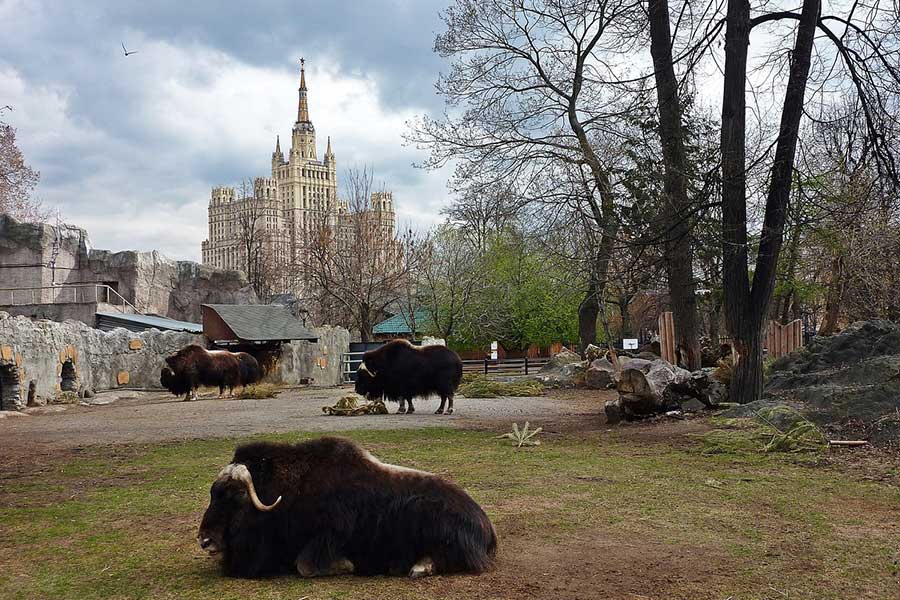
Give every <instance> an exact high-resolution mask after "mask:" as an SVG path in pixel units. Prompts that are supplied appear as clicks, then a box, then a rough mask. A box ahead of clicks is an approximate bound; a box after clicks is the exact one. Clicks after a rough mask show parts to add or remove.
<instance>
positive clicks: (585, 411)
mask: <svg viewBox="0 0 900 600" xmlns="http://www.w3.org/2000/svg"><path fill="white" fill-rule="evenodd" d="M346 391H347V389H346V388H344V389H317V388H302V389H292V390H285V391H283V392H282V393H281V394H280V395H279V396H278V397H277V398H274V399H267V400H228V399H221V400H220V399H216V398H214V397H202V398H201V399H199V400H197V401H193V402H182V401H180V400H178V399H175V398H173V397H172V396H169V395H165V394H161V393H137V392H130V393H122V394H121V395H120V396H119V397H113V396H112V395H106V394H101V395H100V396H99V397H98V398H97V400H98V401H101V402H106V401H110V400H113V401H112V402H110V403H108V404H105V405H97V406H69V407H66V408H64V409H60V408H59V407H50V408H45V409H41V410H36V411H32V412H31V413H30V414H29V415H28V416H22V417H15V418H7V419H3V420H0V439H2V440H3V451H4V455H5V460H4V464H3V465H2V466H0V488H2V487H6V485H12V486H15V485H16V484H21V483H28V482H29V481H31V480H32V478H34V477H38V478H44V477H46V478H47V481H49V482H51V483H53V482H55V485H57V487H59V489H58V490H57V491H56V492H50V493H49V495H48V494H47V492H45V493H43V494H42V495H41V499H42V501H52V499H53V496H54V494H56V495H58V497H59V500H65V499H66V498H69V499H71V498H75V497H77V496H78V495H80V494H82V493H85V491H86V490H87V489H89V488H92V487H93V486H95V485H98V482H99V480H94V479H92V478H91V477H87V478H86V479H85V480H84V481H79V482H78V484H77V485H75V484H73V482H72V481H70V480H67V479H59V481H55V480H54V476H55V475H54V473H56V471H58V470H59V465H60V464H63V463H64V462H65V461H66V460H70V459H72V458H73V457H75V456H81V457H83V458H86V459H88V460H90V458H91V457H94V456H96V457H98V458H99V457H102V458H103V460H104V461H105V463H104V464H108V463H109V462H110V461H112V463H113V464H119V463H120V462H121V463H122V464H127V463H128V462H129V461H130V460H131V459H132V458H133V457H135V456H138V455H139V454H141V453H142V452H145V451H146V450H145V449H144V450H142V448H146V446H144V445H145V444H153V443H157V442H170V441H179V440H189V439H208V438H225V437H229V438H230V437H236V436H244V435H251V434H255V433H275V432H289V431H299V430H302V431H337V430H350V429H367V430H372V429H378V430H387V429H409V428H422V427H452V428H459V429H479V430H492V431H501V430H504V431H505V430H508V428H509V426H510V424H511V423H512V422H513V421H516V422H518V423H519V424H520V425H521V424H522V423H523V422H524V421H526V420H527V421H530V422H531V423H532V424H533V425H541V426H543V427H544V428H545V433H546V435H547V436H548V437H549V439H550V440H553V439H554V438H557V439H559V438H561V437H563V436H562V435H557V434H565V437H567V438H571V437H572V436H573V435H574V436H575V438H577V439H580V438H582V437H584V438H585V439H591V440H594V442H592V443H594V444H596V443H597V442H596V440H597V439H606V436H607V435H611V436H613V437H614V438H615V439H616V440H618V441H619V442H626V443H627V444H628V445H629V447H631V448H634V449H635V451H634V457H633V459H634V460H641V459H642V457H643V456H645V455H646V456H654V455H655V453H656V452H657V451H654V450H653V449H652V448H653V447H655V446H657V445H659V449H660V450H659V451H671V449H673V448H675V449H677V448H681V447H687V446H689V445H695V444H696V440H695V439H693V437H692V436H693V435H695V434H697V433H699V432H703V431H706V430H709V429H711V425H710V424H709V422H708V420H706V419H703V418H698V419H689V420H686V421H675V420H660V421H654V422H646V423H641V424H635V425H625V426H620V427H616V428H614V429H612V428H608V427H607V426H606V424H605V420H604V418H603V417H602V406H603V402H604V401H605V400H606V399H608V398H609V397H610V392H590V391H559V390H557V391H553V392H551V393H550V394H548V395H547V396H543V397H529V398H495V399H467V398H458V399H457V401H456V413H455V414H454V415H451V416H444V415H434V414H433V411H434V409H435V408H436V407H437V404H438V402H437V400H424V401H423V400H418V401H416V410H417V412H416V413H415V414H414V415H397V414H390V415H379V416H360V417H332V416H325V415H324V414H323V413H322V411H321V408H322V406H325V405H331V404H334V402H335V401H336V400H337V399H338V398H339V397H340V396H341V395H342V394H343V393H345V392H346ZM389 408H390V409H392V410H396V405H389ZM607 432H611V433H607ZM598 435H600V436H602V437H601V438H597V436H598ZM847 454H848V456H849V455H850V453H847ZM522 456H527V455H522ZM852 456H854V457H855V460H856V461H857V462H854V463H848V464H835V460H834V459H831V460H829V461H828V462H829V463H831V464H832V467H834V468H835V469H836V471H835V472H838V471H839V472H842V473H846V472H851V471H854V472H855V473H856V475H855V478H856V479H857V480H864V481H873V482H878V484H879V485H885V484H886V485H888V486H892V487H893V486H896V485H897V484H898V483H900V482H898V481H897V480H896V476H897V471H896V464H897V463H896V462H887V463H886V462H885V461H884V459H883V458H881V457H875V458H873V459H872V463H871V465H870V464H867V463H866V462H865V456H866V454H863V453H858V452H857V453H853V454H852ZM892 464H893V465H894V466H891V465H892ZM822 466H826V465H824V464H823V465H822ZM583 468H587V467H583ZM804 468H809V467H804ZM654 469H655V468H654ZM654 469H651V470H650V471H649V472H648V473H644V477H647V478H648V481H649V482H650V483H652V481H654V479H653V478H654V477H661V476H662V475H660V473H659V472H658V471H657V470H654ZM114 471H115V473H113V472H110V473H107V474H105V475H102V477H103V478H108V477H123V478H124V479H123V485H126V484H127V485H133V484H134V483H135V482H134V481H131V480H130V479H128V477H130V476H129V475H128V474H127V473H119V472H118V469H114ZM586 473H587V474H586V475H585V476H584V477H577V478H575V479H574V480H573V482H574V484H577V485H590V486H594V487H596V490H595V492H593V493H592V494H596V495H597V497H600V498H602V497H603V495H604V494H607V493H611V491H609V490H608V486H609V485H610V484H611V483H615V482H617V483H618V485H619V486H628V485H630V483H629V480H628V479H622V474H618V475H616V474H615V473H610V472H603V471H596V474H595V470H591V469H589V468H588V469H587V471H586ZM739 475H741V476H742V477H745V478H746V477H747V476H750V477H751V478H754V479H756V478H762V477H768V476H770V475H768V474H766V473H764V472H760V473H755V472H754V473H747V472H743V471H742V472H741V473H739ZM131 476H134V477H140V473H136V474H132V475H131ZM746 481H751V479H746ZM585 482H588V483H587V484H585ZM102 483H104V484H105V483H108V482H107V481H103V482H102ZM4 484H5V485H4ZM559 484H560V482H558V481H557V482H556V485H559ZM495 485H498V486H503V485H507V484H506V483H505V482H503V481H497V482H496V484H495ZM508 485H512V483H509V484H508ZM567 485H570V484H567ZM735 485H737V484H735ZM51 487H53V486H51ZM592 489H593V487H592ZM652 489H653V486H652V485H651V486H650V487H649V488H648V490H650V491H652ZM709 489H712V488H709ZM703 490H704V488H703V487H702V486H701V488H700V492H698V498H699V499H701V500H702V498H703V494H704V491H703ZM8 491H10V492H12V489H9V490H8ZM670 491H671V490H669V491H667V492H666V493H667V494H668V493H669V492H670ZM707 491H708V490H707ZM48 492H49V490H48ZM4 496H5V494H3V493H2V491H0V497H4ZM7 499H8V497H5V498H4V500H7ZM823 500H827V498H826V497H823ZM521 501H522V500H520V499H518V498H517V497H516V496H510V497H509V498H503V499H502V501H500V503H499V504H496V505H495V506H493V507H492V508H493V510H494V511H495V512H496V513H497V514H498V518H499V519H501V523H502V525H501V527H500V530H499V533H500V534H501V538H502V540H503V545H502V552H501V553H500V556H499V558H498V563H497V565H496V568H495V569H494V570H492V571H491V572H490V573H488V574H485V575H483V576H481V577H468V576H455V577H434V578H427V579H426V580H423V581H415V582H413V581H405V580H404V581H396V582H395V581H387V580H384V579H374V580H372V586H373V593H375V594H376V596H373V597H385V598H389V597H391V598H393V597H396V598H400V597H402V598H412V597H415V598H419V597H423V598H473V599H480V598H504V599H505V598H510V599H512V598H548V599H549V598H553V599H555V600H556V599H576V598H629V599H640V598H645V599H646V598H685V599H687V598H692V599H696V598H714V597H715V598H722V597H724V596H719V595H716V594H712V593H709V592H708V590H721V589H728V587H729V586H730V585H731V582H732V579H733V578H734V575H735V573H739V572H741V569H742V568H744V567H743V565H742V564H740V562H735V560H734V558H733V557H729V556H728V553H727V552H725V551H724V548H722V547H719V546H718V545H717V543H702V544H697V545H683V544H671V543H666V542H665V541H664V540H662V539H657V538H656V537H655V536H648V535H646V534H639V533H637V532H630V533H628V535H624V534H622V533H621V532H617V530H615V529H614V528H608V529H604V528H595V527H592V526H591V522H592V521H593V520H594V516H596V515H594V516H592V515H591V514H590V513H589V512H588V513H585V514H584V521H583V523H582V524H581V525H580V526H579V527H578V528H577V529H575V530H573V532H572V534H571V535H570V534H567V535H565V536H559V535H557V536H553V537H551V538H547V537H545V536H544V535H542V534H541V533H540V532H539V531H535V530H533V529H530V528H529V526H528V525H527V524H522V523H521V522H520V520H518V519H508V518H503V517H504V515H510V514H517V513H518V512H519V511H520V510H523V509H524V508H525V507H520V506H519V505H517V502H521ZM533 501H534V500H532V502H533ZM539 501H540V502H544V501H547V502H550V500H546V499H539ZM557 502H558V501H557ZM552 506H553V504H552V502H551V504H548V506H547V507H548V508H551V507H552ZM527 508H529V509H533V508H535V507H534V506H528V507H527ZM859 508H860V509H861V510H862V511H863V512H864V513H865V514H867V515H868V517H867V526H866V527H867V529H866V532H867V533H866V535H871V534H872V531H874V530H870V529H868V528H869V527H871V528H878V529H880V530H884V529H885V528H887V529H889V530H892V531H897V533H898V534H900V531H898V530H897V526H896V522H895V517H896V507H891V506H888V505H882V504H879V503H877V502H874V501H873V502H868V503H866V505H865V506H864V507H862V506H860V507H859ZM763 512H764V511H763ZM761 514H762V513H761ZM198 518H199V516H198V515H190V516H189V517H188V518H185V519H184V520H183V522H182V521H178V522H173V523H170V524H169V525H168V527H167V531H166V534H167V535H171V536H174V537H175V538H176V539H177V540H178V541H177V542H176V543H175V546H173V547H176V546H177V549H178V551H179V552H180V553H181V554H183V555H185V556H193V555H197V556H195V557H194V558H195V560H196V561H204V562H202V563H199V562H198V564H197V565H196V570H197V571H198V573H200V575H202V576H204V577H207V576H208V577H209V578H211V580H213V581H217V582H218V581H219V580H220V579H219V578H218V576H217V574H216V573H215V572H214V570H213V567H212V566H211V565H207V564H206V562H205V559H203V557H201V556H199V553H198V552H197V551H196V548H194V545H195V542H194V541H193V535H194V530H195V528H196V521H197V519H198ZM648 518H649V517H648ZM676 520H677V519H676ZM774 534H777V535H775V536H774V537H775V538H778V536H780V535H781V532H780V530H779V531H777V532H774ZM763 535H768V534H767V533H766V532H764V533H763ZM2 538H3V536H2V535H0V540H2ZM773 544H775V542H774V541H773ZM0 545H2V544H0ZM768 551H769V552H774V553H775V554H774V556H779V555H780V554H781V553H784V554H787V555H789V556H793V557H794V558H793V559H791V560H793V561H795V562H797V565H795V564H794V563H793V562H792V563H790V566H791V568H792V569H793V568H797V569H800V570H801V571H802V569H803V568H805V567H802V565H801V564H800V563H803V561H804V560H806V558H804V556H806V550H801V549H800V548H799V547H798V548H793V547H790V548H789V547H784V548H782V547H781V546H778V545H777V544H775V545H773V546H771V547H770V548H769V550H768ZM767 556H768V555H767ZM897 561H900V555H897V559H896V560H895V563H894V564H900V562H897ZM201 564H202V566H200V565H201ZM822 564H824V563H822ZM798 565H800V566H798ZM817 565H818V566H819V567H821V564H819V563H817ZM811 568H812V567H811ZM207 571H208V572H207ZM801 571H798V572H801ZM823 576H824V574H823ZM894 577H900V575H898V574H895V575H894ZM898 581H900V580H898ZM758 584H759V586H758V588H756V590H755V591H754V592H752V593H749V594H745V595H740V596H739V597H740V598H742V599H749V598H760V599H762V598H766V599H768V598H782V597H787V594H786V593H784V592H782V591H780V590H779V589H777V588H775V587H773V586H771V585H768V584H767V583H766V582H764V581H759V582H758ZM228 585H232V583H231V582H228ZM233 585H234V586H237V587H236V588H235V589H238V588H240V589H244V588H243V587H241V586H246V585H251V584H248V583H245V582H234V583H233ZM252 585H257V584H256V583H254V584H252ZM258 585H262V586H268V585H270V584H269V583H265V582H264V583H261V584H258ZM336 585H339V586H341V585H345V584H344V583H341V582H340V581H339V582H338V583H337V584H336ZM346 588H347V589H346V590H345V591H346V593H347V594H348V595H347V596H346V597H348V598H357V597H358V594H357V592H358V591H359V587H358V580H355V579H352V578H350V579H349V580H348V582H347V583H346ZM254 589H255V588H254ZM674 589H678V590H682V591H679V592H673V590H674ZM829 589H830V590H831V588H829ZM835 589H836V590H837V591H834V590H832V592H833V593H834V594H837V595H832V594H828V595H826V596H827V597H829V598H831V597H848V596H845V595H841V594H842V593H843V592H844V591H846V592H847V593H848V594H850V593H851V592H852V593H853V597H860V598H863V597H865V598H869V597H872V598H874V597H883V596H879V595H877V594H876V595H872V594H870V593H865V592H864V593H862V594H859V593H857V592H858V591H859V590H849V589H848V590H841V589H839V588H835ZM264 590H265V591H264ZM387 590H390V591H391V592H392V593H393V592H402V593H398V595H396V596H394V595H384V592H385V591H387ZM684 590H690V591H687V592H685V591H684ZM255 591H256V592H259V594H258V597H276V596H274V595H271V594H272V593H273V590H271V589H269V588H267V587H263V588H260V589H256V590H255ZM343 593H344V592H343V591H342V592H341V593H338V592H337V591H336V592H335V595H329V596H327V597H328V598H338V597H345V596H344V595H342V594H343ZM251 595H252V594H251ZM826 596H822V597H826ZM165 597H170V596H165ZM223 597H232V596H231V595H229V594H227V593H226V594H225V595H224V596H223ZM235 597H238V596H235ZM299 597H304V594H303V593H301V594H299ZM307 597H309V598H310V600H313V599H314V598H316V599H318V598H323V599H324V598H325V597H326V596H324V595H321V596H320V595H317V594H313V595H309V596H307ZM791 597H798V598H801V597H813V596H803V595H802V594H801V595H799V596H795V595H793V594H792V595H791ZM733 598H734V600H737V598H738V596H733Z"/></svg>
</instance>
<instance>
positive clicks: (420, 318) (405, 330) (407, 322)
mask: <svg viewBox="0 0 900 600" xmlns="http://www.w3.org/2000/svg"><path fill="white" fill-rule="evenodd" d="M413 315H414V317H415V321H413V319H411V318H410V316H409V314H404V313H399V314H396V315H394V316H393V317H391V318H389V319H385V320H384V321H382V322H380V323H378V324H377V325H375V327H373V328H372V334H373V335H374V336H375V337H376V339H381V340H385V339H391V338H398V337H404V338H409V339H411V338H412V337H413V335H412V327H411V323H413V322H414V323H415V324H416V333H418V334H421V333H422V331H423V330H424V329H427V328H428V327H430V326H431V315H430V314H429V313H428V311H427V310H423V309H420V310H417V311H416V312H414V313H413Z"/></svg>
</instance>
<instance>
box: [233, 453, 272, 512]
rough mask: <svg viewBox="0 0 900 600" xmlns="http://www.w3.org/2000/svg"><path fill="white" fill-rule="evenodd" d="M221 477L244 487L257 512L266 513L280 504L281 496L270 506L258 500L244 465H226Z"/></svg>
mask: <svg viewBox="0 0 900 600" xmlns="http://www.w3.org/2000/svg"><path fill="white" fill-rule="evenodd" d="M222 475H224V476H227V477H231V478H232V479H236V480H238V481H240V482H241V483H243V484H244V485H246V486H247V491H248V492H249V493H250V500H251V501H252V502H253V506H255V507H256V508H257V510H261V511H263V512H268V511H270V510H272V509H273V508H275V507H276V506H278V503H279V502H281V496H278V498H277V499H276V500H275V502H273V503H272V504H263V502H262V500H260V499H259V496H257V495H256V487H254V485H253V476H252V475H250V469H248V468H247V466H246V465H235V464H231V465H228V466H227V467H225V468H224V469H223V470H222Z"/></svg>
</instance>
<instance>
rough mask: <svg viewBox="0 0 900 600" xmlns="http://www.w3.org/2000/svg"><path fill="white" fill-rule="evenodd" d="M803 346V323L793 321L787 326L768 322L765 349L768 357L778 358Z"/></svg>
mask: <svg viewBox="0 0 900 600" xmlns="http://www.w3.org/2000/svg"><path fill="white" fill-rule="evenodd" d="M802 345H803V323H802V321H800V319H795V320H793V321H791V322H790V323H788V324H787V325H782V324H781V323H779V322H778V321H769V331H768V333H767V334H766V348H768V350H769V356H770V357H772V358H778V357H779V356H784V355H785V354H790V353H791V352H793V351H794V350H796V349H797V348H799V347H800V346H802Z"/></svg>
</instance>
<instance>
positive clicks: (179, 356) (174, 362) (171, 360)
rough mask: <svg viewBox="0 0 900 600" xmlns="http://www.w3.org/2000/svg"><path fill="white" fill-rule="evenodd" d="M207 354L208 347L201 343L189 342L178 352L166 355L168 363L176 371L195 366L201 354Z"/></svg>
mask: <svg viewBox="0 0 900 600" xmlns="http://www.w3.org/2000/svg"><path fill="white" fill-rule="evenodd" d="M203 354H206V349H205V348H204V347H203V346H200V345H199V344H188V345H187V346H185V347H184V348H182V349H181V350H179V351H178V352H175V353H174V354H170V355H169V356H167V357H166V364H167V365H169V367H171V369H172V370H173V371H175V372H176V373H179V372H182V371H185V370H186V369H188V368H191V367H192V366H193V363H194V362H195V361H196V360H197V358H198V356H199V355H203Z"/></svg>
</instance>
